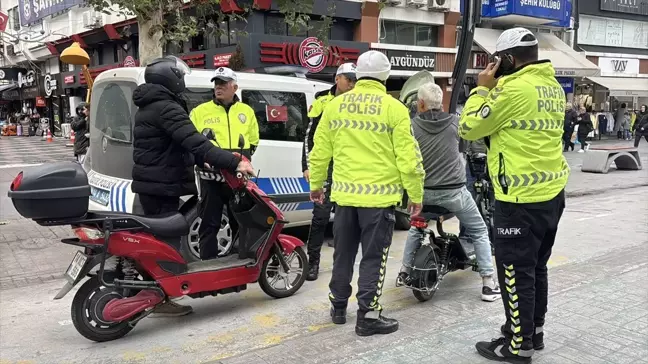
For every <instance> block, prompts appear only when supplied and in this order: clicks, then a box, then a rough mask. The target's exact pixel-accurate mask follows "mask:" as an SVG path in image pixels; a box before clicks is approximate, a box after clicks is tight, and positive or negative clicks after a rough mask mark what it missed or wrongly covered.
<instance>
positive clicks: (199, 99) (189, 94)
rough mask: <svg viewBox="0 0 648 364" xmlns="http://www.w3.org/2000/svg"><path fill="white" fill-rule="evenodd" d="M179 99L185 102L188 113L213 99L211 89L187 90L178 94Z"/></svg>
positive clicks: (212, 90)
mask: <svg viewBox="0 0 648 364" xmlns="http://www.w3.org/2000/svg"><path fill="white" fill-rule="evenodd" d="M180 98H182V99H184V100H185V101H187V108H188V109H189V112H191V110H193V109H194V108H195V107H196V106H198V105H200V104H202V103H205V102H207V101H210V100H213V99H214V89H213V88H187V89H185V90H184V92H183V93H181V94H180Z"/></svg>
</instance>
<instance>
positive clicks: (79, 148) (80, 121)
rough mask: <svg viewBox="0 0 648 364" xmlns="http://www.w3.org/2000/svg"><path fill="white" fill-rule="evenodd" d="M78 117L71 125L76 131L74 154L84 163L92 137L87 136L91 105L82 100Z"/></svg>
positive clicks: (78, 108) (77, 109)
mask: <svg viewBox="0 0 648 364" xmlns="http://www.w3.org/2000/svg"><path fill="white" fill-rule="evenodd" d="M76 113H77V117H75V118H74V120H73V121H72V123H71V125H70V127H71V128H72V130H73V131H74V137H75V139H74V156H75V157H76V159H77V161H79V163H81V165H83V161H84V160H85V156H86V153H88V147H89V146H90V139H88V137H87V136H86V134H88V133H89V132H90V125H89V123H88V117H90V105H88V104H86V103H85V102H82V103H80V104H79V106H77V108H76Z"/></svg>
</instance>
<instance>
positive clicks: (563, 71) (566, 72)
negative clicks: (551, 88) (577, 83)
mask: <svg viewBox="0 0 648 364" xmlns="http://www.w3.org/2000/svg"><path fill="white" fill-rule="evenodd" d="M556 76H571V77H574V76H576V70H570V69H557V70H556Z"/></svg>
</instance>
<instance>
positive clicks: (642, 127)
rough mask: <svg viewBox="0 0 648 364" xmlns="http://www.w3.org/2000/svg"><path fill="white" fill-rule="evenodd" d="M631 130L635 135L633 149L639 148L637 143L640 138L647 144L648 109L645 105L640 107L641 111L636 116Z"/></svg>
mask: <svg viewBox="0 0 648 364" xmlns="http://www.w3.org/2000/svg"><path fill="white" fill-rule="evenodd" d="M633 129H634V133H635V141H634V146H635V148H637V147H639V141H640V140H641V138H642V137H643V138H644V139H646V141H647V142H648V107H647V106H646V105H641V110H640V112H639V114H638V115H637V120H636V121H635V123H634V125H633Z"/></svg>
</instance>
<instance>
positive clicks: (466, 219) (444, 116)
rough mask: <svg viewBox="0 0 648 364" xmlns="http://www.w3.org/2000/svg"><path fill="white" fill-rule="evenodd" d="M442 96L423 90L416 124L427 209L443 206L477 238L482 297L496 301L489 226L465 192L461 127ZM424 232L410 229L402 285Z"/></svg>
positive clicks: (430, 88)
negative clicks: (459, 130)
mask: <svg viewBox="0 0 648 364" xmlns="http://www.w3.org/2000/svg"><path fill="white" fill-rule="evenodd" d="M442 100H443V92H442V91H441V88H440V87H439V86H438V85H436V84H435V83H432V82H430V83H426V84H425V85H423V86H422V87H421V88H420V89H419V91H418V112H419V114H418V115H417V116H415V117H414V118H413V119H412V129H413V132H414V136H415V137H416V140H417V141H418V143H419V148H420V150H421V154H422V155H423V167H424V168H425V185H424V186H425V191H424V195H423V205H438V206H441V207H444V208H446V209H448V210H449V211H451V212H453V213H454V214H455V215H456V216H457V218H458V219H459V222H460V223H461V224H462V225H463V226H465V227H466V233H467V235H469V236H471V237H472V241H473V244H474V245H475V254H476V255H477V265H478V267H479V273H480V275H481V277H482V282H483V286H482V292H481V298H482V300H483V301H487V302H493V301H495V300H497V299H498V298H500V295H501V292H500V289H499V286H498V285H497V280H495V279H493V273H494V270H493V258H492V255H491V245H490V241H489V240H488V230H487V228H486V224H485V223H484V220H483V219H482V217H481V215H480V214H479V210H478V209H477V205H476V204H475V201H474V200H473V198H472V196H471V195H470V192H468V189H467V188H466V169H465V167H464V163H463V160H462V156H461V153H459V133H458V128H459V122H458V118H457V116H456V115H450V114H448V113H445V112H443V110H442V109H443V106H442ZM421 240H422V236H421V233H419V231H418V230H417V229H415V228H412V229H410V231H409V234H408V236H407V242H406V243H405V252H404V253H403V268H402V269H401V273H400V274H399V280H402V281H405V280H407V276H408V274H409V272H410V267H411V265H412V262H413V260H414V255H415V253H416V250H417V249H418V247H419V246H420V244H421Z"/></svg>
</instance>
